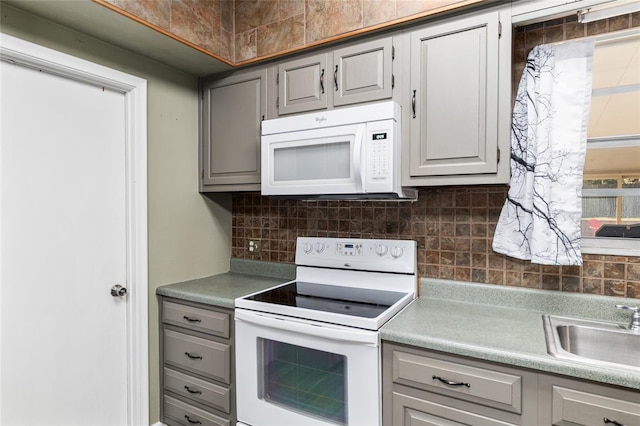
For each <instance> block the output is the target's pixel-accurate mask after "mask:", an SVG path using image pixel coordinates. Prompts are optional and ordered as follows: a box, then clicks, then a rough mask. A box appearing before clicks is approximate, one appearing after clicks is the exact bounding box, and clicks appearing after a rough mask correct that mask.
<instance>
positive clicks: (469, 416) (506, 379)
mask: <svg viewBox="0 0 640 426" xmlns="http://www.w3.org/2000/svg"><path fill="white" fill-rule="evenodd" d="M382 350H383V352H382V359H383V373H382V374H383V379H382V381H383V396H382V404H383V422H384V424H385V425H389V426H391V425H477V426H481V425H533V424H536V422H535V419H536V416H537V412H536V407H537V388H536V386H537V381H536V374H535V373H532V372H530V371H524V370H519V369H515V368H510V367H505V366H502V365H496V364H491V363H485V362H480V361H476V360H470V359H467V358H461V357H455V356H450V355H444V354H441V353H436V352H431V351H426V350H423V349H418V348H413V347H408V346H401V345H395V344H390V343H386V342H385V343H383V346H382Z"/></svg>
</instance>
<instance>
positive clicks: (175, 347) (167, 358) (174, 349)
mask: <svg viewBox="0 0 640 426" xmlns="http://www.w3.org/2000/svg"><path fill="white" fill-rule="evenodd" d="M164 362H165V363H166V364H170V365H174V366H177V367H180V368H183V369H185V370H188V371H192V372H194V373H197V374H202V375H203V376H205V377H208V378H211V379H213V380H218V381H220V382H223V383H229V380H230V377H231V347H230V346H229V345H226V344H224V343H219V342H214V341H211V340H207V339H202V338H200V337H195V336H191V335H188V334H184V333H179V332H177V331H173V330H167V329H165V330H164Z"/></svg>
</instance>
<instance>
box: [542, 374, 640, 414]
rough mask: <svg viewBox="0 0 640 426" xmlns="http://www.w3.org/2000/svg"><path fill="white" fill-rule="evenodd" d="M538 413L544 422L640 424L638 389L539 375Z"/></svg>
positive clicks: (639, 395) (639, 393)
mask: <svg viewBox="0 0 640 426" xmlns="http://www.w3.org/2000/svg"><path fill="white" fill-rule="evenodd" d="M539 412H540V423H541V424H546V425H554V426H569V425H572V426H573V425H585V426H607V425H612V426H619V425H626V426H631V425H640V390H637V391H631V390H626V389H619V388H615V387H612V386H605V385H599V384H595V383H587V382H584V381H581V380H576V379H568V378H565V377H557V376H550V375H545V374H540V408H539ZM607 420H608V421H607Z"/></svg>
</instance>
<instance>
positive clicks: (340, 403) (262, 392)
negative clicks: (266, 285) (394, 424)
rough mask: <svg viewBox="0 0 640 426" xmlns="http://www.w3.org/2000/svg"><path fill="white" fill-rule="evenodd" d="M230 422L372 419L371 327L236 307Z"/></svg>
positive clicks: (376, 400) (375, 395)
mask: <svg viewBox="0 0 640 426" xmlns="http://www.w3.org/2000/svg"><path fill="white" fill-rule="evenodd" d="M235 325H236V384H237V385H236V386H237V387H236V389H237V409H238V421H239V422H241V423H244V424H247V425H251V426H304V425H324V426H327V425H363V426H372V425H379V424H380V419H381V415H380V411H381V407H380V391H381V389H380V381H381V379H380V355H379V350H378V349H379V348H378V346H379V337H378V332H375V331H368V330H361V329H356V328H349V327H342V326H337V325H332V324H324V323H319V322H314V321H308V320H302V319H296V318H291V317H282V316H279V315H273V314H267V313H258V312H254V311H247V310H243V309H236V314H235Z"/></svg>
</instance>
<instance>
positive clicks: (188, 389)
mask: <svg viewBox="0 0 640 426" xmlns="http://www.w3.org/2000/svg"><path fill="white" fill-rule="evenodd" d="M184 388H185V389H186V390H187V392H189V393H192V394H197V395H200V394H201V393H202V391H199V390H191V389H190V388H189V386H187V385H184Z"/></svg>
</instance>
